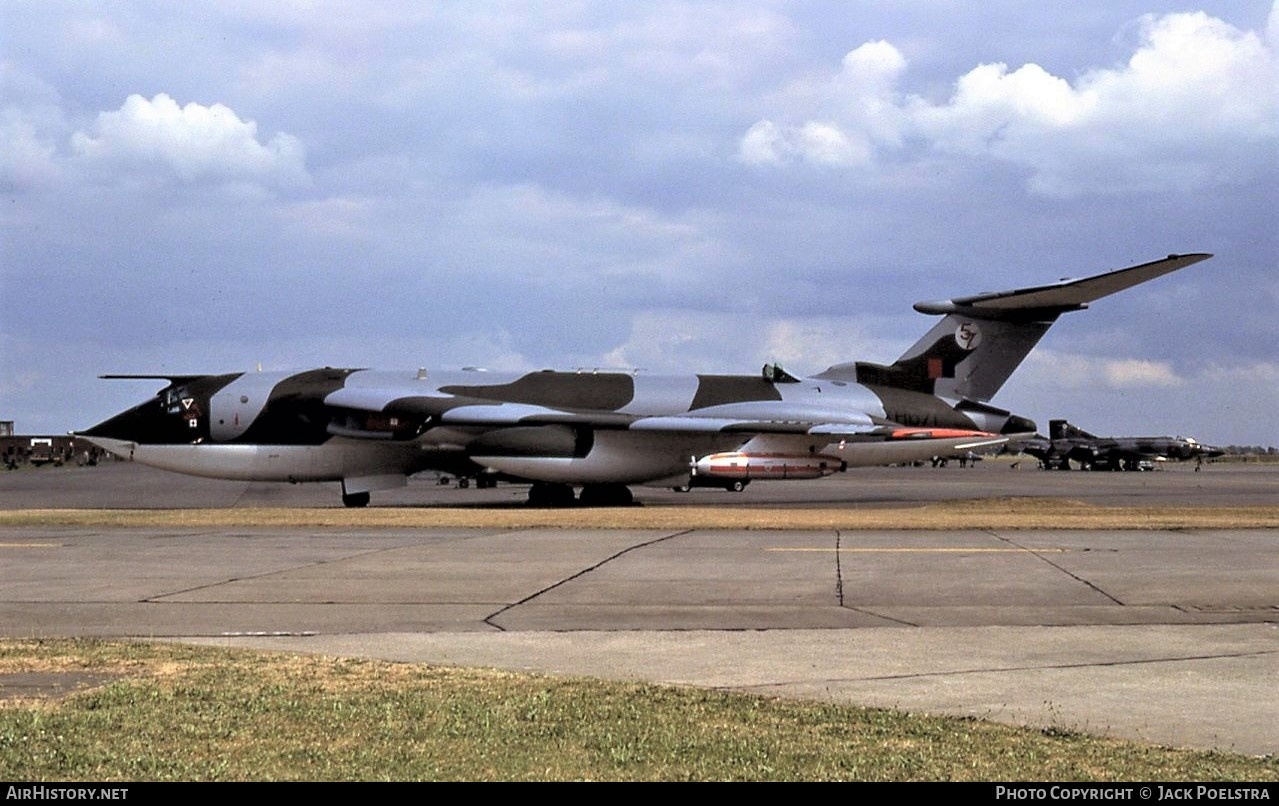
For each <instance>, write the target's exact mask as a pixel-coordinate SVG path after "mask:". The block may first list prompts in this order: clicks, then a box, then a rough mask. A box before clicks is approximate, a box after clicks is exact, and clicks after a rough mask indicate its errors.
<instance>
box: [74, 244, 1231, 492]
mask: <svg viewBox="0 0 1279 806" xmlns="http://www.w3.org/2000/svg"><path fill="white" fill-rule="evenodd" d="M1208 257H1210V255H1207V254H1188V255H1170V256H1169V257H1167V258H1165V259H1162V260H1157V261H1154V262H1151V263H1145V264H1142V265H1139V266H1132V267H1129V268H1126V269H1120V270H1117V271H1112V272H1109V273H1106V274H1100V275H1096V276H1093V277H1088V278H1085V279H1082V280H1062V281H1060V282H1057V283H1052V284H1049V285H1042V286H1035V287H1031V288H1023V289H1017V290H1013V291H1002V292H993V293H982V294H977V295H974V296H967V297H957V298H955V299H950V300H942V301H937V302H920V303H917V304H916V305H915V310H917V311H920V312H921V313H926V314H938V315H942V316H943V318H942V319H941V321H940V322H938V323H937V324H936V326H934V327H933V328H932V329H931V330H929V331H928V333H927V334H926V335H925V336H924V337H923V338H922V339H920V340H919V341H918V342H916V343H915V345H914V346H912V347H911V348H910V349H909V350H907V351H906V352H905V354H903V355H902V356H901V358H899V359H897V361H896V362H894V363H893V364H890V365H881V364H873V363H869V362H864V361H858V362H852V363H846V364H837V365H835V366H832V367H830V368H829V369H826V370H825V371H823V372H821V373H819V374H817V375H814V376H812V377H808V378H802V379H801V378H796V377H794V376H792V375H791V374H789V373H787V372H786V371H785V370H783V369H781V368H780V367H777V366H773V365H769V366H766V367H765V368H764V371H763V372H762V373H759V374H756V375H694V374H689V375H681V376H650V375H648V374H645V373H642V372H618V371H596V370H578V371H552V370H544V371H540V372H528V373H496V372H492V373H488V372H482V371H466V370H461V371H436V370H430V371H428V370H426V369H418V370H407V371H383V370H374V369H351V368H347V369H339V368H333V367H324V368H321V369H312V370H307V371H304V372H249V373H233V374H226V375H104V376H103V377H104V378H142V379H148V380H163V381H166V382H167V384H166V385H165V387H164V388H163V389H161V390H160V391H159V392H158V393H157V394H156V395H155V396H154V397H153V398H151V399H150V400H147V401H146V402H144V403H142V404H140V405H138V406H135V407H134V408H131V409H129V410H127V411H125V412H122V413H120V414H118V415H116V416H115V417H112V418H110V419H108V420H106V421H105V422H102V423H100V424H98V425H96V426H94V427H92V428H90V429H88V430H87V431H85V432H83V436H84V437H86V438H87V439H89V440H90V441H91V442H93V443H94V444H96V445H98V446H100V447H102V448H105V449H106V450H108V451H111V452H112V453H115V454H117V455H119V456H121V457H123V458H125V459H131V460H133V461H137V462H141V463H143V464H148V465H153V466H156V467H161V468H166V469H168V470H175V471H179V472H184V473H190V474H195V475H202V476H212V477H216V478H230V479H251V480H264V481H291V482H303V481H340V482H341V483H342V500H343V502H344V503H345V504H346V505H348V506H364V505H366V504H367V503H368V502H369V493H370V491H374V490H381V489H388V488H392V487H396V486H401V485H403V484H404V483H405V481H406V479H407V477H408V476H410V475H412V474H414V473H419V472H422V471H427V470H435V471H439V472H443V473H448V474H451V475H455V476H458V477H459V478H475V479H477V481H478V482H479V483H487V482H491V481H494V480H496V479H503V480H511V481H521V482H531V483H532V487H531V489H530V492H529V499H530V502H531V503H535V504H540V505H562V504H567V503H569V502H572V501H573V500H574V499H575V497H576V496H575V491H574V488H575V487H579V486H580V487H582V492H581V496H580V498H581V501H582V502H583V503H595V504H599V503H608V504H620V503H627V502H630V501H631V500H632V498H631V491H630V489H629V487H628V486H627V485H632V484H645V485H654V486H656V485H661V486H673V487H687V486H703V485H705V484H707V483H711V482H713V483H715V484H717V485H721V486H724V487H726V488H730V489H740V487H741V486H742V485H744V484H745V483H747V482H749V481H751V480H752V479H795V478H818V477H822V476H826V475H829V474H831V473H834V472H837V471H839V470H842V469H844V468H846V467H848V466H851V465H862V466H864V465H882V464H891V463H897V462H908V461H915V460H921V459H923V460H926V459H928V458H929V457H931V456H933V455H936V454H939V453H944V452H949V451H955V450H961V451H962V450H969V449H979V448H986V447H991V446H998V445H1000V444H1001V443H1005V442H1007V441H1008V439H1009V438H1010V436H1012V435H1029V434H1031V433H1033V432H1034V431H1035V430H1036V429H1035V423H1034V422H1033V421H1031V420H1028V419H1026V418H1025V417H1020V416H1017V415H1015V414H1012V413H1011V412H1008V411H1005V410H1003V409H1000V408H996V407H994V406H992V405H990V404H989V403H987V402H986V401H988V400H989V399H990V398H991V397H992V396H993V395H994V394H995V393H996V392H997V391H998V390H999V389H1000V387H1001V386H1003V384H1004V381H1005V380H1007V378H1008V377H1009V375H1011V374H1012V372H1013V370H1014V369H1016V367H1017V366H1018V365H1019V364H1020V363H1021V361H1022V360H1023V359H1024V358H1025V357H1026V355H1027V354H1028V353H1029V352H1030V350H1031V349H1032V348H1033V347H1034V346H1035V344H1036V343H1037V342H1038V341H1039V339H1040V338H1041V337H1042V336H1043V335H1044V333H1045V332H1047V330H1048V328H1049V327H1050V326H1051V325H1052V324H1053V322H1055V321H1056V320H1057V318H1058V317H1059V316H1060V315H1061V314H1063V313H1066V312H1068V311H1075V310H1080V309H1082V308H1085V307H1087V305H1088V303H1090V302H1092V301H1094V300H1097V299H1100V298H1101V297H1105V296H1107V295H1109V294H1113V293H1115V292H1117V291H1121V290H1123V289H1125V288H1129V287H1131V286H1134V285H1137V284H1138V283H1143V282H1146V281H1147V280H1151V279H1154V278H1156V277H1159V276H1161V275H1164V274H1167V273H1169V272H1172V271H1176V270H1178V269H1181V268H1184V267H1186V266H1189V265H1191V264H1193V263H1198V262H1199V261H1201V260H1204V259H1206V258H1208Z"/></svg>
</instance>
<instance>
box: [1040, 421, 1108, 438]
mask: <svg viewBox="0 0 1279 806" xmlns="http://www.w3.org/2000/svg"><path fill="white" fill-rule="evenodd" d="M1048 438H1049V439H1099V437H1098V436H1097V435H1096V434H1090V433H1088V432H1087V431H1085V430H1084V429H1082V428H1080V427H1079V426H1076V425H1071V424H1070V423H1068V422H1066V421H1065V420H1049V421H1048Z"/></svg>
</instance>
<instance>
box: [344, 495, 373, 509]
mask: <svg viewBox="0 0 1279 806" xmlns="http://www.w3.org/2000/svg"><path fill="white" fill-rule="evenodd" d="M368 505H369V494H368V493H367V492H364V493H342V506H344V507H367V506H368Z"/></svg>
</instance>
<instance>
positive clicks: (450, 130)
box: [0, 0, 1279, 446]
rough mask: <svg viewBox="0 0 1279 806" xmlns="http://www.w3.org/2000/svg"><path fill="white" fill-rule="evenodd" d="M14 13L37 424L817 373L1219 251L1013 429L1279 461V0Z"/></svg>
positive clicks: (1005, 392) (13, 100)
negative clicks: (1143, 267)
mask: <svg viewBox="0 0 1279 806" xmlns="http://www.w3.org/2000/svg"><path fill="white" fill-rule="evenodd" d="M1187 3H1188V4H1182V3H1169V2H1163V1H1162V0H1081V2H1076V3H1065V4H1056V5H1057V6H1060V7H1059V8H1058V7H1054V8H1052V9H1049V8H1048V7H1047V6H1046V5H1045V4H1039V3H1024V2H1007V1H1006V0H982V2H976V1H973V2H967V1H966V0H893V1H892V2H887V1H886V0H885V1H883V2H872V1H867V2H818V1H816V0H813V1H811V2H803V1H802V0H801V1H800V2H788V3H782V2H759V1H756V0H725V1H724V2H715V1H714V0H708V2H697V3H692V2H661V1H660V0H658V1H657V2H651V3H592V2H557V3H528V2H481V3H471V2H440V3H427V2H418V1H417V0H413V1H412V2H410V1H408V0H405V1H404V2H384V3H371V4H362V5H359V6H358V7H357V6H353V5H351V4H349V3H343V2H334V1H331V0H294V1H293V2H280V3H259V2H251V1H250V0H226V1H225V2H217V3H204V2H183V3H171V2H159V1H158V0H157V1H156V2H147V1H146V0H140V1H138V2H128V3H124V2H107V3H83V2H78V1H77V2H69V1H68V2H64V1H62V0H39V2H36V1H35V0H30V1H29V2H18V1H16V0H0V420H13V421H15V426H16V429H17V431H18V432H19V433H62V432H66V431H69V430H74V429H80V428H86V427H88V426H91V425H93V424H95V423H97V422H99V421H101V420H103V419H106V418H107V417H108V416H110V415H111V414H113V413H115V412H116V411H118V410H120V409H123V408H126V407H127V406H130V405H133V404H135V403H138V402H141V401H142V400H144V399H146V398H147V397H149V396H150V395H152V394H153V393H154V392H155V391H156V389H157V388H158V384H157V383H156V382H148V381H118V380H117V381H107V380H100V379H98V376H99V375H102V374H105V373H157V374H163V373H175V374H176V373H202V372H209V373H224V372H237V371H246V370H249V371H251V370H254V369H256V368H258V367H261V368H262V369H269V370H277V369H302V368H308V367H315V366H325V365H328V366H358V367H378V368H407V369H414V368H417V367H428V368H440V369H443V368H451V367H461V366H483V367H489V368H492V369H507V370H534V369H541V368H547V367H553V368H557V369H574V368H578V367H601V368H626V369H630V368H638V369H640V370H642V371H645V372H649V373H671V372H673V373H681V372H713V373H755V372H758V371H759V368H760V367H761V366H762V365H763V364H764V363H766V362H779V363H781V364H782V365H783V366H784V367H785V368H786V369H787V370H788V371H789V372H791V373H792V374H795V375H806V374H812V373H816V372H820V371H821V370H823V369H824V368H826V367H827V366H830V365H831V364H835V363H839V362H843V361H849V360H870V361H876V362H880V363H891V362H892V361H893V360H894V359H896V358H897V357H898V356H899V355H900V354H901V353H902V352H903V351H905V350H906V349H907V348H908V347H909V346H910V345H911V344H913V343H914V342H915V340H916V339H918V338H919V337H920V336H921V335H923V333H924V332H925V331H926V330H927V329H928V328H930V327H931V326H932V325H933V324H934V322H935V318H934V317H930V316H925V315H922V314H919V313H916V312H914V311H913V310H912V309H911V305H912V304H913V303H915V302H916V301H919V300H925V299H939V298H949V297H954V296H963V295H968V294H973V293H977V292H980V291H994V290H1003V289H1010V288H1017V287H1024V286H1030V285H1038V284H1041V283H1047V282H1053V281H1056V280H1058V279H1060V278H1063V277H1082V276H1087V275H1091V274H1097V273H1101V272H1105V271H1109V270H1112V269H1118V268H1122V267H1125V266H1130V265H1135V264H1138V263H1144V262H1147V261H1150V260H1155V259H1158V258H1161V257H1163V256H1165V255H1167V254H1170V253H1183V252H1211V253H1213V254H1214V255H1215V257H1214V258H1213V259H1212V260H1209V261H1206V262H1203V263H1199V264H1197V265H1195V266H1192V267H1189V268H1187V269H1185V270H1182V271H1180V272H1176V273H1174V274H1172V275H1168V276H1165V277H1163V278H1159V279H1157V280H1154V281H1152V282H1150V283H1148V284H1145V285H1141V286H1138V287H1136V288H1133V289H1129V290H1127V291H1125V292H1122V293H1120V294H1117V295H1115V296H1112V297H1107V298H1105V299H1102V300H1099V301H1097V302H1095V303H1093V304H1092V306H1091V307H1090V309H1089V310H1086V311H1081V312H1077V313H1070V314H1067V315H1065V316H1063V317H1062V318H1061V320H1059V321H1058V323H1057V324H1056V325H1055V326H1054V327H1053V328H1052V329H1051V330H1050V331H1049V332H1048V334H1047V335H1046V336H1045V337H1044V339H1043V340H1042V341H1041V342H1040V344H1039V346H1038V347H1037V348H1036V349H1035V350H1034V351H1033V352H1032V353H1031V355H1030V357H1029V358H1028V359H1027V360H1026V362H1025V363H1024V364H1022V366H1021V367H1020V368H1019V369H1018V370H1017V372H1015V373H1014V374H1013V376H1012V378H1011V379H1010V380H1009V381H1008V383H1007V384H1006V385H1005V387H1004V388H1003V389H1002V390H1001V391H1000V392H999V394H998V395H996V396H995V398H994V399H993V400H992V402H993V403H994V404H995V405H998V406H1001V407H1003V408H1007V409H1011V410H1012V411H1014V412H1016V413H1018V414H1021V415H1022V416H1026V417H1030V418H1032V419H1035V420H1037V421H1038V422H1039V423H1040V426H1041V429H1046V428H1047V421H1048V420H1049V419H1057V418H1065V419H1069V420H1070V421H1071V422H1073V423H1075V424H1077V425H1079V426H1080V427H1082V428H1085V429H1087V430H1089V431H1093V432H1095V433H1101V434H1110V435H1137V434H1140V435H1156V434H1183V435H1190V436H1194V437H1196V438H1198V439H1200V440H1202V441H1205V442H1210V443H1215V444H1223V445H1225V444H1241V445H1263V446H1279V426H1276V422H1279V418H1276V416H1275V412H1276V411H1279V324H1277V322H1279V316H1277V315H1276V310H1277V309H1279V270H1277V269H1279V267H1277V265H1276V263H1277V262H1279V3H1276V2H1272V0H1231V2H1196V0H1187Z"/></svg>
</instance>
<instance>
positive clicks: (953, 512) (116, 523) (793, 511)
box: [0, 498, 1279, 530]
mask: <svg viewBox="0 0 1279 806" xmlns="http://www.w3.org/2000/svg"><path fill="white" fill-rule="evenodd" d="M0 526H79V527H83V526H103V527H125V528H144V527H174V526H179V527H198V528H208V527H237V526H257V527H262V526H278V527H282V528H285V527H302V528H326V527H336V528H356V529H369V528H395V529H411V528H458V527H476V528H486V529H494V528H498V529H500V528H511V529H536V528H562V529H769V530H776V529H848V530H856V529H1274V528H1279V505H1276V506H1223V507H1204V506H1189V507H1177V506H1150V507H1102V506H1096V505H1094V504H1088V503H1084V502H1081V501H1070V500H1063V499H1059V498H1005V499H981V500H958V501H945V502H939V503H935V504H926V505H922V506H915V507H891V508H885V507H875V508H853V507H829V508H807V507H804V508H798V507H796V508H783V507H697V506H690V507H642V506H635V507H598V508H595V507H579V508H569V509H537V508H531V507H518V508H501V509H490V508H475V509H468V508H445V507H431V508H412V507H373V508H369V509H336V508H275V507H271V508H266V507H263V508H240V509H145V510H143V509H14V510H3V511H0Z"/></svg>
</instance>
